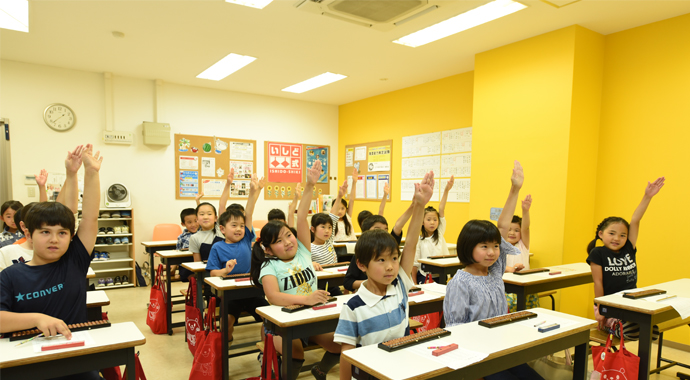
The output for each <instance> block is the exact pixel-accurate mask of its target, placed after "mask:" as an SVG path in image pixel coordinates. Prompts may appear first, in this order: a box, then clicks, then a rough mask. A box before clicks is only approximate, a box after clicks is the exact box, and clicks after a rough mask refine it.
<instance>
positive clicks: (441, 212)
mask: <svg viewBox="0 0 690 380" xmlns="http://www.w3.org/2000/svg"><path fill="white" fill-rule="evenodd" d="M454 184H455V176H450V179H449V180H448V183H446V188H445V189H444V190H443V196H442V197H441V203H440V204H439V205H438V216H439V217H441V218H443V217H445V216H446V202H448V193H450V189H452V188H453V185H454Z"/></svg>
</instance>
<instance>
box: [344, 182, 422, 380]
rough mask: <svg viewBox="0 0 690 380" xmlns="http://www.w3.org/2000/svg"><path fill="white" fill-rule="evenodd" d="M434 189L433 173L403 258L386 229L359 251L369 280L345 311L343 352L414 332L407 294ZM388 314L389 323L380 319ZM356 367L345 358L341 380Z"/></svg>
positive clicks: (417, 199) (367, 236) (416, 204)
mask: <svg viewBox="0 0 690 380" xmlns="http://www.w3.org/2000/svg"><path fill="white" fill-rule="evenodd" d="M433 188H434V174H433V172H429V173H427V175H425V176H424V180H422V183H421V184H415V194H414V199H413V211H412V219H411V221H410V226H409V228H408V230H407V235H408V236H407V239H406V241H407V243H406V244H405V248H404V249H403V253H402V258H401V256H400V249H399V248H398V243H397V242H396V241H395V239H394V238H393V237H392V236H391V234H389V233H388V232H386V231H384V230H369V231H367V232H365V233H363V234H362V236H361V237H360V238H359V240H358V241H357V245H356V246H355V259H356V260H357V266H358V267H359V269H361V270H362V271H363V272H365V273H366V274H367V276H368V279H367V280H366V281H364V282H363V283H362V284H361V286H360V287H359V290H358V291H357V294H356V295H355V296H354V297H352V298H351V299H350V300H349V301H348V302H347V303H346V304H345V305H343V308H342V310H341V312H340V320H339V321H338V327H337V328H336V330H335V336H334V339H333V341H334V342H338V343H340V344H341V345H342V350H343V351H345V350H350V349H353V348H355V347H358V346H367V345H370V344H377V343H381V342H385V341H387V340H390V339H395V338H401V337H403V336H405V335H407V334H408V333H409V330H410V329H409V323H408V318H409V309H408V306H407V292H408V289H410V288H411V287H412V286H413V283H412V279H411V278H410V273H412V266H413V264H414V256H415V250H416V249H417V241H418V240H419V239H417V236H416V235H417V234H418V232H417V231H419V230H420V229H421V227H422V219H423V215H424V207H425V206H426V204H427V202H429V199H431V195H432V194H433ZM383 315H387V316H388V317H387V318H380V316H383ZM351 377H352V367H351V366H350V364H349V363H347V361H345V360H344V358H343V357H342V356H341V359H340V379H341V380H349V379H350V378H351Z"/></svg>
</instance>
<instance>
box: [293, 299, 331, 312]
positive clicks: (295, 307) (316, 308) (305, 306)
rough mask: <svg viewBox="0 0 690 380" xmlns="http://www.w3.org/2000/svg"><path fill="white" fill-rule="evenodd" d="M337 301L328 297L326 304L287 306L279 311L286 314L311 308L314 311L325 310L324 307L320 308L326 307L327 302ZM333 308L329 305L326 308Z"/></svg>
mask: <svg viewBox="0 0 690 380" xmlns="http://www.w3.org/2000/svg"><path fill="white" fill-rule="evenodd" d="M337 300H338V299H337V298H335V297H330V298H329V299H328V300H327V301H326V303H317V304H316V305H287V306H283V307H282V308H281V309H280V310H282V311H284V312H286V313H295V312H298V311H302V310H306V309H311V308H314V309H315V310H319V309H325V308H326V307H322V306H326V305H328V303H329V302H333V301H337ZM333 306H335V304H333ZM333 306H330V305H329V306H328V307H333Z"/></svg>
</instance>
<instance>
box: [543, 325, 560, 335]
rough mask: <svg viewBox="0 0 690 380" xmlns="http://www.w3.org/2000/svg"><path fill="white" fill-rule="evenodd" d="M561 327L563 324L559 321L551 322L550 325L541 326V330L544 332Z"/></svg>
mask: <svg viewBox="0 0 690 380" xmlns="http://www.w3.org/2000/svg"><path fill="white" fill-rule="evenodd" d="M560 327H561V325H559V324H558V323H554V324H550V325H548V326H544V327H540V328H539V332H540V333H544V332H547V331H551V330H555V329H557V328H560Z"/></svg>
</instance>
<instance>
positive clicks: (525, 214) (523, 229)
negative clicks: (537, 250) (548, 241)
mask: <svg viewBox="0 0 690 380" xmlns="http://www.w3.org/2000/svg"><path fill="white" fill-rule="evenodd" d="M530 207H532V195H530V194H527V196H526V197H525V200H524V201H522V225H520V234H522V243H523V244H524V245H525V247H527V249H528V250H529V225H530V222H531V221H530V216H529V209H530Z"/></svg>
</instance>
